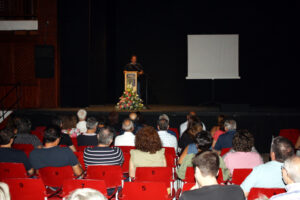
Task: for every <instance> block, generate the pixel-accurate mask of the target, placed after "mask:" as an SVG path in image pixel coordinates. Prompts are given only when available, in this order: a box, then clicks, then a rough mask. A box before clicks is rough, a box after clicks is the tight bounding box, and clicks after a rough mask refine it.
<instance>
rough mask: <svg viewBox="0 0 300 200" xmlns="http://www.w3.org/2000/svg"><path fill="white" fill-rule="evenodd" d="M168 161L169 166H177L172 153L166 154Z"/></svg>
mask: <svg viewBox="0 0 300 200" xmlns="http://www.w3.org/2000/svg"><path fill="white" fill-rule="evenodd" d="M165 158H166V162H167V167H172V168H175V167H176V165H175V162H176V161H175V160H174V158H173V157H172V156H171V155H168V154H165Z"/></svg>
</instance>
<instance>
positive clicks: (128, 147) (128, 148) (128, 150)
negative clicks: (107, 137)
mask: <svg viewBox="0 0 300 200" xmlns="http://www.w3.org/2000/svg"><path fill="white" fill-rule="evenodd" d="M117 147H119V148H120V149H121V150H122V152H123V153H130V150H131V149H135V147H134V146H117Z"/></svg>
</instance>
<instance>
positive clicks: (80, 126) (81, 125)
mask: <svg viewBox="0 0 300 200" xmlns="http://www.w3.org/2000/svg"><path fill="white" fill-rule="evenodd" d="M76 128H77V129H79V131H80V133H86V131H87V129H86V121H79V122H78V123H77V124H76Z"/></svg>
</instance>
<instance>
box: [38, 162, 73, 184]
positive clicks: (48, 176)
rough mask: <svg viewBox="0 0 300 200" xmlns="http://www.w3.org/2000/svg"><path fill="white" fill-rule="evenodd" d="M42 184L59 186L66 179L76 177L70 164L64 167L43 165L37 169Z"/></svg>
mask: <svg viewBox="0 0 300 200" xmlns="http://www.w3.org/2000/svg"><path fill="white" fill-rule="evenodd" d="M39 175H40V176H41V178H42V180H43V182H44V184H45V185H46V186H50V187H61V186H62V185H63V182H64V181H65V180H67V179H74V178H76V177H75V176H74V173H73V169H72V167H71V166H65V167H44V168H41V169H39Z"/></svg>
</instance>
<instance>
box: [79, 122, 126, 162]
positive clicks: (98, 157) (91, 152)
mask: <svg viewBox="0 0 300 200" xmlns="http://www.w3.org/2000/svg"><path fill="white" fill-rule="evenodd" d="M97 137H98V145H97V146H96V147H88V148H86V149H85V150H84V154H83V155H84V163H85V165H86V166H89V165H122V164H123V162H124V158H123V153H122V151H121V149H120V148H119V147H110V145H111V143H112V141H113V138H114V132H113V130H112V128H110V127H105V128H102V129H101V130H100V132H99V134H98V135H97Z"/></svg>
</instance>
